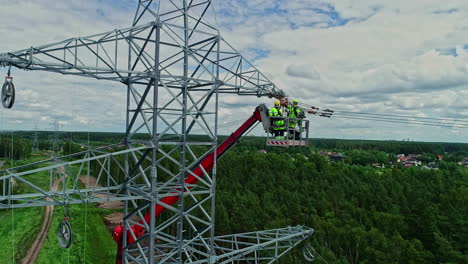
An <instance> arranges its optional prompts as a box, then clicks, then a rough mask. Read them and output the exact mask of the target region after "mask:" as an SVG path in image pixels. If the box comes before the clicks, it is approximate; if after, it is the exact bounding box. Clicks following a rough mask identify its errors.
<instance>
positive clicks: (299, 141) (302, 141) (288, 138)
mask: <svg viewBox="0 0 468 264" xmlns="http://www.w3.org/2000/svg"><path fill="white" fill-rule="evenodd" d="M262 107H263V109H262V111H260V113H261V115H262V124H263V128H264V129H265V132H266V133H267V139H266V145H267V146H272V147H307V146H309V120H306V119H302V118H291V117H271V116H269V115H268V108H267V107H266V106H265V105H263V106H262ZM278 120H283V121H284V122H283V123H284V125H282V126H281V127H276V126H275V125H274V122H275V121H278Z"/></svg>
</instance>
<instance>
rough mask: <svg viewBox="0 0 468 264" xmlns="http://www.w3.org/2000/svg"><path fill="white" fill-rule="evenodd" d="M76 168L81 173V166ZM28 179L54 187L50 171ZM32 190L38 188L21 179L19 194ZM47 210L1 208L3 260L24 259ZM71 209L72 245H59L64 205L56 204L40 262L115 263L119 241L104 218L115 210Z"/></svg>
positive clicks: (0, 257)
mask: <svg viewBox="0 0 468 264" xmlns="http://www.w3.org/2000/svg"><path fill="white" fill-rule="evenodd" d="M44 159H47V156H32V157H31V159H28V160H24V161H15V162H14V164H13V165H14V166H15V167H16V166H21V165H25V164H30V163H33V162H38V161H41V160H44ZM9 165H10V164H9ZM10 166H11V165H10ZM72 170H73V171H74V173H77V171H78V168H72ZM85 173H86V170H84V171H82V174H85ZM55 177H56V178H57V175H56V176H55ZM27 180H29V181H30V182H32V183H33V184H35V185H37V186H39V187H41V188H44V189H45V190H48V189H49V187H50V186H49V185H50V175H49V172H48V171H43V172H39V173H36V174H34V175H29V176H27ZM72 184H73V183H72V181H70V180H69V181H67V186H68V187H72ZM31 192H35V191H34V190H31V189H30V188H28V187H26V186H25V185H24V184H23V183H20V182H19V183H18V184H17V186H15V187H14V193H15V194H19V193H31ZM44 211H45V207H33V208H21V209H14V210H1V211H0V237H1V239H0V247H1V248H2V250H1V251H0V260H1V261H0V263H19V262H20V261H21V259H22V258H23V257H24V256H25V254H26V252H27V250H28V249H29V248H30V246H31V245H32V243H33V242H34V239H35V238H36V234H37V233H38V231H39V229H40V226H41V224H42V221H43V217H44ZM69 211H70V223H71V226H72V229H73V243H72V245H71V247H70V248H68V249H62V248H60V246H59V245H58V241H57V228H58V225H59V223H60V221H62V219H63V216H64V208H63V207H61V206H56V207H55V211H54V218H53V223H52V225H51V229H50V231H49V234H48V235H47V239H46V241H45V243H44V246H43V248H42V251H41V253H40V254H39V256H38V259H37V261H36V263H113V262H114V261H115V255H116V244H115V242H114V240H113V239H112V236H111V233H110V231H109V230H108V229H107V227H106V225H105V223H104V221H103V215H105V214H110V213H112V212H113V210H106V209H101V208H96V206H95V205H94V204H89V205H87V206H86V205H73V206H70V209H69ZM114 211H115V210H114Z"/></svg>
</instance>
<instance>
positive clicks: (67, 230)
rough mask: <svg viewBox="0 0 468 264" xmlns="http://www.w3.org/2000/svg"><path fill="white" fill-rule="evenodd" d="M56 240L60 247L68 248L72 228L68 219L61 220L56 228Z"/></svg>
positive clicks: (70, 241)
mask: <svg viewBox="0 0 468 264" xmlns="http://www.w3.org/2000/svg"><path fill="white" fill-rule="evenodd" d="M57 236H58V242H59V245H60V247H61V248H69V247H70V245H71V243H72V236H73V235H72V229H71V225H70V223H68V221H66V220H63V221H62V222H61V223H60V225H59V227H58V230H57Z"/></svg>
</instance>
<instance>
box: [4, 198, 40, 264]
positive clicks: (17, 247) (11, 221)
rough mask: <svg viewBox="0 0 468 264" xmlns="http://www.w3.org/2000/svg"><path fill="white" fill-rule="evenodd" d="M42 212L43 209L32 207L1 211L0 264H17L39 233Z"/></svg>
mask: <svg viewBox="0 0 468 264" xmlns="http://www.w3.org/2000/svg"><path fill="white" fill-rule="evenodd" d="M44 210H45V208H43V207H34V208H21V209H14V210H3V211H1V213H0V237H1V239H0V248H1V249H2V250H0V260H1V263H5V264H6V263H17V262H19V260H21V259H22V258H23V256H24V255H25V254H26V251H27V250H28V249H29V247H30V246H31V244H32V243H33V241H34V238H35V234H36V233H37V232H38V231H39V228H40V225H41V223H42V218H43V215H44Z"/></svg>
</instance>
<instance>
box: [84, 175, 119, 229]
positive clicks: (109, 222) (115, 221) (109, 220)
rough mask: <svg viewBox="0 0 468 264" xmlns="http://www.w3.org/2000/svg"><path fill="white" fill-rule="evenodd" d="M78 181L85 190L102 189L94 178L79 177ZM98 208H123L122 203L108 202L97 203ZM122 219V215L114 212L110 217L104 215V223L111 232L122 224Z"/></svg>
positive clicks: (103, 196)
mask: <svg viewBox="0 0 468 264" xmlns="http://www.w3.org/2000/svg"><path fill="white" fill-rule="evenodd" d="M80 181H81V183H82V184H83V186H85V187H86V188H94V187H96V188H98V187H102V185H100V184H99V183H97V182H96V181H97V180H96V177H93V176H85V175H83V176H81V177H80ZM96 196H97V197H100V198H106V197H107V196H106V195H105V194H97V195H96ZM97 207H99V208H105V209H122V208H123V202H122V201H109V202H102V203H98V206H97ZM122 219H123V213H121V212H114V213H112V214H110V215H106V216H105V217H104V222H105V223H106V226H107V228H108V229H109V230H110V231H111V232H112V231H113V230H114V228H115V227H116V226H118V225H120V224H121V223H122Z"/></svg>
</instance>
